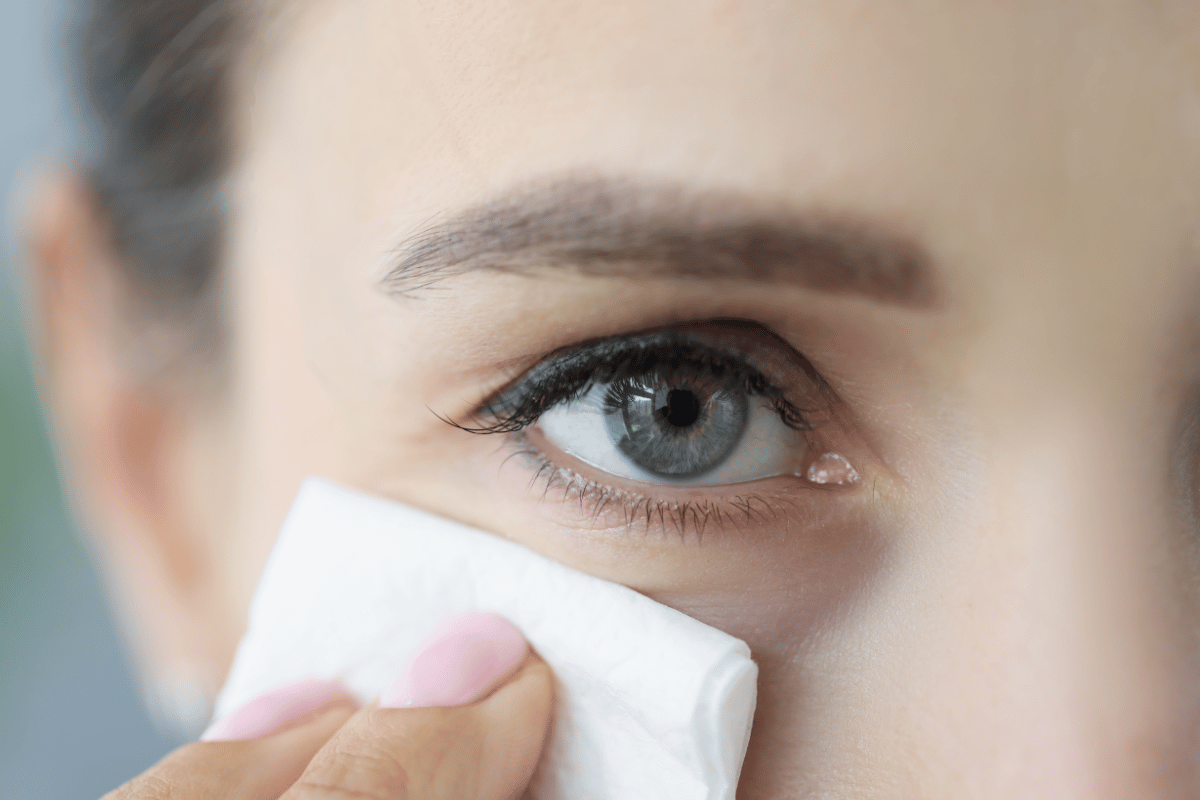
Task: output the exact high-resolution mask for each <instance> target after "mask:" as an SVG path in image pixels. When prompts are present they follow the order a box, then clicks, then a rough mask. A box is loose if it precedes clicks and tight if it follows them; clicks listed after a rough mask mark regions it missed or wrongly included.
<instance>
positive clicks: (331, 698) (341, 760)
mask: <svg viewBox="0 0 1200 800" xmlns="http://www.w3.org/2000/svg"><path fill="white" fill-rule="evenodd" d="M552 702H553V678H552V676H551V673H550V668H549V667H548V666H546V663H545V662H544V661H542V660H541V659H540V658H539V657H538V656H537V655H536V654H535V653H534V652H533V651H532V650H530V649H529V648H528V646H527V645H526V643H525V640H524V638H523V637H522V636H521V634H520V633H519V632H518V631H517V630H516V628H513V627H512V626H511V625H510V624H509V623H507V622H506V621H504V620H503V619H501V618H499V617H495V616H492V615H482V614H472V615H467V616H464V617H459V618H457V619H456V620H454V621H452V625H451V626H450V627H448V628H443V629H442V631H441V632H440V635H439V636H438V638H436V639H434V640H432V642H431V643H430V645H429V646H428V647H426V648H425V649H424V650H423V651H422V652H421V655H419V656H418V657H417V658H416V659H415V660H414V662H413V665H412V667H411V668H410V669H408V670H406V671H405V674H404V675H401V676H400V679H399V680H398V682H397V684H396V685H395V686H393V687H392V688H391V689H389V690H388V691H385V692H384V694H383V695H382V696H381V698H380V700H379V702H378V703H375V704H372V705H370V706H367V707H365V708H358V707H357V706H356V704H355V702H354V701H353V699H352V698H350V696H349V695H347V694H346V693H345V692H344V691H342V690H341V689H340V688H339V687H337V686H336V685H335V684H332V683H329V682H325V681H306V682H304V683H301V684H295V685H293V686H289V687H285V688H284V689H281V690H277V691H275V692H272V693H270V694H268V695H264V696H263V697H260V698H258V699H257V700H255V701H253V702H251V703H249V704H248V705H246V706H244V707H243V708H241V709H239V710H238V711H236V712H234V713H233V714H231V715H230V716H229V717H228V718H226V719H225V720H222V721H220V722H218V723H217V724H216V725H215V726H214V727H213V728H211V729H210V730H209V732H208V733H206V734H205V737H204V738H205V739H207V740H208V741H201V742H197V743H195V744H190V745H187V746H185V747H182V748H180V749H179V750H176V751H175V752H174V753H172V754H170V755H169V756H167V757H166V758H165V759H163V760H162V761H161V762H159V764H157V765H156V766H154V767H153V768H151V769H150V770H149V771H147V772H146V773H144V774H143V775H141V776H139V777H137V778H135V779H134V780H132V781H130V782H129V783H127V784H125V785H124V786H122V787H121V788H119V789H117V790H116V791H115V792H112V793H110V794H109V795H107V796H106V800H168V798H169V800H201V799H202V798H203V799H204V800H207V798H213V799H214V800H216V798H220V799H221V800H276V798H283V799H284V800H318V798H319V800H342V799H343V798H345V800H350V798H357V799H359V800H361V798H373V799H375V798H378V799H379V800H383V798H403V800H475V799H476V798H478V800H515V798H518V797H521V796H522V794H523V793H524V792H525V790H526V788H527V787H528V785H529V781H530V779H531V777H532V776H533V770H534V767H535V766H536V765H537V762H538V758H539V757H540V755H541V750H542V746H543V743H544V741H545V736H546V731H547V727H548V725H549V722H550V711H551V707H552ZM406 706H407V707H406ZM418 706H421V707H418ZM425 706H432V707H425Z"/></svg>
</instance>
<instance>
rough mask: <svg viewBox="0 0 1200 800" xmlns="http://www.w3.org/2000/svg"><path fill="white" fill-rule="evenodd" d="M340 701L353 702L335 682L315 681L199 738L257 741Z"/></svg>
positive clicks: (257, 701) (268, 697) (286, 690)
mask: <svg viewBox="0 0 1200 800" xmlns="http://www.w3.org/2000/svg"><path fill="white" fill-rule="evenodd" d="M339 700H341V701H348V702H353V698H351V697H350V695H349V694H348V693H347V692H346V690H345V689H343V688H342V687H341V686H339V685H338V684H336V683H334V682H333V681H326V680H319V679H315V678H314V679H308V680H302V681H297V682H296V683H290V684H288V685H287V686H281V687H280V688H278V689H275V690H273V691H270V692H267V693H266V694H264V695H260V696H258V697H256V698H254V699H253V700H251V701H250V702H249V703H246V705H244V706H242V707H241V708H239V709H237V710H236V711H234V712H233V713H232V714H230V715H229V716H227V717H224V718H223V719H219V720H217V721H216V722H214V723H213V724H212V725H210V726H209V728H208V730H206V731H205V732H204V733H203V734H202V735H201V736H200V741H202V742H223V741H230V740H233V739H257V738H258V737H260V736H266V735H267V734H269V733H274V732H275V731H277V730H279V729H280V728H282V727H283V726H284V725H287V724H288V723H289V722H292V721H293V720H296V719H298V718H300V717H302V716H304V715H305V714H311V713H312V712H314V711H317V710H318V709H321V708H324V707H325V706H327V705H329V704H330V703H335V702H337V701H339Z"/></svg>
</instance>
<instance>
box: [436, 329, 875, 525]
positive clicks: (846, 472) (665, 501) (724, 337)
mask: <svg viewBox="0 0 1200 800" xmlns="http://www.w3.org/2000/svg"><path fill="white" fill-rule="evenodd" d="M835 405H836V398H835V397H834V396H833V393H832V391H831V390H830V388H829V386H828V385H827V384H826V383H825V382H824V381H823V380H822V379H821V377H820V376H819V375H818V374H817V372H816V370H815V369H814V368H813V367H812V365H811V364H809V362H808V361H807V360H806V359H804V358H803V357H802V356H801V355H800V354H799V353H797V352H796V351H795V350H794V349H792V348H791V347H790V346H789V345H788V344H787V343H786V342H784V341H783V340H781V339H779V337H777V336H775V335H774V334H772V333H771V332H769V331H768V330H766V329H765V328H763V327H762V326H760V325H758V324H757V323H751V322H745V321H741V320H710V321H705V322H699V323H692V324H688V325H681V326H673V327H668V328H661V329H656V330H649V331H642V332H639V333H634V334H628V335H622V336H613V337H608V338H602V339H594V340H590V341H586V342H583V343H580V344H577V345H572V346H570V347H567V348H563V349H561V350H558V351H555V352H553V353H550V354H548V355H547V356H545V357H544V358H543V359H542V360H541V361H540V362H539V363H538V364H537V365H535V366H534V367H532V368H531V369H529V370H528V371H527V372H526V373H525V374H524V375H523V376H521V377H520V378H518V379H517V380H516V381H515V382H514V383H512V384H511V385H510V386H508V387H506V388H504V389H502V390H500V391H499V392H498V393H496V394H494V395H493V396H492V397H490V398H489V399H487V400H485V401H484V402H483V403H482V404H480V406H479V407H478V409H477V411H476V412H475V415H474V416H475V423H473V424H461V425H459V427H461V428H463V429H465V430H468V431H471V432H473V433H502V434H509V435H510V436H511V437H512V438H513V440H514V441H515V443H516V445H517V447H518V452H519V453H520V454H522V455H524V456H525V457H526V458H527V459H528V460H529V461H530V462H531V464H532V466H533V467H534V468H535V471H536V474H537V475H538V476H541V477H544V478H545V479H546V481H547V485H548V486H558V487H559V488H563V489H565V490H566V492H565V493H566V494H568V495H571V496H574V497H578V498H579V500H580V501H581V502H584V501H590V502H591V503H592V504H593V505H595V506H596V507H598V508H599V507H605V508H608V507H611V506H612V505H614V502H615V503H617V504H621V503H623V504H625V505H626V506H627V507H631V508H632V510H631V511H630V512H629V514H628V515H627V516H629V517H632V516H636V517H644V518H646V519H647V520H649V519H653V518H658V519H659V520H665V519H666V518H667V517H668V515H670V516H671V517H672V518H674V519H675V520H676V524H677V525H680V526H682V524H684V521H685V519H686V517H687V516H688V514H689V510H690V511H691V513H692V515H693V516H695V515H697V514H699V513H701V512H700V511H698V510H697V503H699V504H700V505H701V507H702V508H703V514H704V518H705V519H706V520H707V519H709V518H710V517H713V516H715V517H716V518H718V519H719V518H720V517H721V512H720V508H719V506H718V505H717V504H718V503H720V502H722V499H721V498H724V500H725V501H726V502H731V503H733V504H734V505H735V506H738V507H740V508H742V509H746V508H749V507H751V506H752V505H753V500H752V499H750V498H751V495H750V494H748V492H747V487H750V486H753V485H754V484H756V483H758V482H761V481H764V480H766V479H772V478H778V479H791V480H793V481H795V480H797V479H799V480H801V481H804V482H806V483H808V484H810V485H818V486H821V487H823V488H827V489H828V488H834V487H847V486H851V485H853V484H855V483H857V482H858V480H859V475H858V473H857V472H856V471H855V470H854V468H853V466H851V465H850V463H849V462H848V461H847V460H846V459H845V458H844V457H842V456H840V455H838V454H836V453H833V452H829V451H828V450H826V449H825V448H824V447H822V441H821V439H822V429H823V427H824V426H825V424H826V423H827V422H829V421H830V420H831V419H832V418H833V416H834V415H833V409H834V406H835ZM719 489H723V490H725V491H723V492H720V491H718V490H719ZM705 490H711V491H712V492H715V493H716V494H719V495H721V497H716V496H713V497H709V496H707V495H705V494H704V492H705ZM681 493H682V494H681ZM685 494H686V497H685V496H684V495H685ZM754 499H758V498H754ZM766 505H767V504H766V503H765V502H764V503H760V504H759V505H758V507H759V508H760V509H761V508H762V507H765V506H766ZM664 506H665V512H666V513H664ZM681 516H682V517H683V518H684V519H682V520H681V519H680V517H681Z"/></svg>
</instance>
